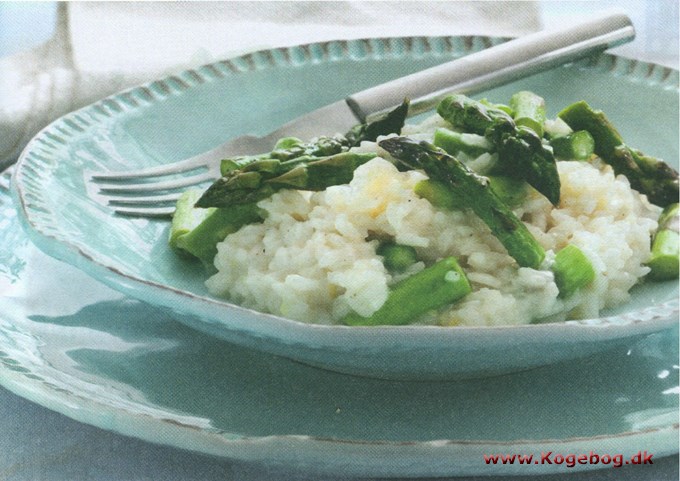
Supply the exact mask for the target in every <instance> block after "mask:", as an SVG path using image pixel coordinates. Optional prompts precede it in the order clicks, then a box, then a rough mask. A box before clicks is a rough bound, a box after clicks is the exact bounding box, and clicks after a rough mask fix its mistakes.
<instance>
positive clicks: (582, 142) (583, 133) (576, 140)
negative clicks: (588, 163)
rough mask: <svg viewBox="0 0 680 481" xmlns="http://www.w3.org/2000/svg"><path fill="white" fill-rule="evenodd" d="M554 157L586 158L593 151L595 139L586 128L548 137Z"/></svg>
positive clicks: (563, 158) (567, 158)
mask: <svg viewBox="0 0 680 481" xmlns="http://www.w3.org/2000/svg"><path fill="white" fill-rule="evenodd" d="M550 146H551V147H552V148H553V152H554V154H555V157H556V158H558V159H562V160H588V159H590V157H591V156H592V155H593V153H594V152H595V140H593V136H592V135H590V132H588V131H587V130H579V131H577V132H570V133H568V134H567V135H562V136H560V137H554V138H552V139H550Z"/></svg>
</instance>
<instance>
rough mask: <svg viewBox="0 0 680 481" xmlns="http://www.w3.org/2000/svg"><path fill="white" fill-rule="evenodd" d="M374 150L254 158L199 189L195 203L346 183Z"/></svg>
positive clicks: (243, 200) (222, 203)
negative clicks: (292, 157) (252, 160)
mask: <svg viewBox="0 0 680 481" xmlns="http://www.w3.org/2000/svg"><path fill="white" fill-rule="evenodd" d="M375 156H376V154H374V153H353V152H341V153H339V154H335V155H331V156H329V157H321V158H319V157H309V156H302V157H297V158H294V159H291V160H287V161H283V162H282V161H279V160H277V159H261V160H257V161H255V162H253V163H251V164H249V165H247V166H246V167H244V168H242V169H239V170H234V171H232V172H229V173H228V174H227V175H226V176H224V177H222V178H220V179H218V180H217V181H216V182H214V183H213V184H212V185H211V186H210V187H208V189H207V190H206V191H205V192H204V193H203V195H202V196H201V198H200V199H199V200H198V201H197V202H196V207H202V208H206V207H227V206H231V205H240V204H249V203H255V202H258V201H260V200H262V199H266V198H267V197H269V196H271V195H272V194H274V193H275V192H277V191H278V190H281V189H297V190H324V189H326V188H327V187H330V186H331V185H339V184H346V183H348V182H350V181H351V180H352V176H353V175H354V170H355V169H356V168H357V167H358V166H360V165H361V164H364V163H366V162H368V161H369V160H371V159H374V158H375Z"/></svg>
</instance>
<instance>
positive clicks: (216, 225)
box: [169, 189, 262, 264]
mask: <svg viewBox="0 0 680 481" xmlns="http://www.w3.org/2000/svg"><path fill="white" fill-rule="evenodd" d="M199 195H200V190H197V189H192V190H188V191H186V192H185V193H183V194H182V196H181V197H180V199H179V200H178V202H177V207H176V209H175V214H174V215H173V219H172V224H171V227H170V241H169V243H170V245H171V246H172V247H173V248H175V249H176V250H177V251H178V252H180V253H182V254H189V255H191V256H194V257H197V258H199V259H200V260H201V261H203V262H204V263H205V264H210V263H211V262H212V260H213V258H214V257H215V254H217V244H218V243H219V242H221V241H223V240H224V238H225V237H227V235H229V234H231V233H233V232H236V231H237V230H239V229H240V228H241V227H243V226H244V225H246V224H252V223H254V222H260V221H261V220H262V217H261V216H260V212H259V210H258V209H257V206H255V204H244V205H238V206H233V207H228V208H214V207H212V208H209V209H201V208H197V207H194V203H195V201H196V198H197V197H198V196H199Z"/></svg>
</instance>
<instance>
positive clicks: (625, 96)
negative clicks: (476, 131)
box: [13, 37, 678, 379]
mask: <svg viewBox="0 0 680 481" xmlns="http://www.w3.org/2000/svg"><path fill="white" fill-rule="evenodd" d="M497 41H498V40H493V39H488V38H480V37H465V38H458V37H455V38H406V39H380V40H360V41H351V42H329V43H322V44H314V45H308V46H302V47H295V48H286V49H275V50H267V51H264V52H259V53H254V54H251V55H247V56H244V57H239V58H235V59H231V60H228V61H224V62H220V63H216V64H213V65H209V66H205V67H201V68H198V69H196V70H191V71H187V72H183V73H180V74H178V75H175V76H172V77H169V78H166V79H164V80H160V81H157V82H153V83H151V84H149V85H145V86H142V87H139V88H135V89H132V90H129V91H126V92H123V93H121V94H118V95H115V96H112V97H109V98H107V99H104V100H102V101H100V102H97V103H95V104H93V105H91V106H89V107H86V108H84V109H82V110H79V111H76V112H74V113H72V114H69V115H67V116H65V117H63V118H61V119H59V120H58V121H56V122H55V123H53V124H52V125H50V126H49V127H47V128H46V129H45V130H44V131H42V132H41V133H40V134H39V135H38V136H37V137H36V138H35V139H33V140H32V141H31V142H30V144H29V145H28V146H27V147H26V149H25V151H24V152H23V154H22V155H21V158H20V161H19V164H18V166H17V169H16V173H15V176H14V179H13V185H14V194H15V199H16V200H17V205H18V206H19V212H20V217H21V220H22V223H23V225H24V226H25V227H26V228H27V231H28V233H29V236H30V238H31V240H32V241H33V242H34V243H35V245H37V246H38V247H39V248H41V249H43V250H44V251H46V252H47V253H49V254H50V255H52V256H54V257H56V258H58V259H61V260H64V261H66V262H68V263H70V264H73V265H75V266H76V267H78V268H80V269H82V270H83V271H85V272H86V273H88V274H90V275H91V276H93V277H95V278H97V279H99V280H100V281H102V282H103V283H105V284H107V285H109V286H111V287H114V288H115V289H118V290H120V291H121V292H123V293H125V294H127V295H130V296H132V297H136V298H139V299H142V300H144V301H146V302H148V303H151V304H155V305H158V306H163V307H165V308H168V309H169V310H170V311H171V312H174V313H177V314H179V315H178V316H177V318H178V319H179V320H180V321H181V322H184V323H185V324H187V325H189V326H192V327H195V328H197V329H200V330H202V331H204V332H206V333H208V334H210V335H212V336H215V337H219V338H221V339H224V340H228V341H231V342H234V343H238V344H240V345H243V346H246V347H251V348H256V349H258V350H261V351H265V352H269V353H273V354H277V355H282V356H286V357H289V358H291V359H295V360H298V361H302V362H305V363H309V364H312V365H316V366H323V367H325V368H328V369H331V370H336V371H341V372H346V373H353V374H361V375H366V376H375V377H384V378H405V379H408V378H415V379H426V378H431V379H442V378H466V377H477V376H488V375H495V374H499V373H503V372H509V371H516V370H520V369H526V368H531V367H536V366H540V365H545V364H548V363H552V362H557V361H560V360H565V359H573V358H578V357H581V356H585V355H589V354H592V353H594V352H598V351H602V350H604V349H610V348H615V347H617V346H621V345H627V344H629V343H630V342H633V341H634V340H635V339H637V338H639V337H641V336H644V335H647V334H650V333H653V332H657V331H659V330H660V329H664V328H668V327H670V326H672V325H673V324H674V323H675V322H676V321H677V317H678V292H677V290H678V286H677V283H676V282H668V283H657V284H651V283H650V284H648V285H644V286H641V287H640V288H638V289H636V290H635V292H634V294H633V299H632V301H631V302H630V303H628V304H627V305H625V306H622V307H621V308H620V309H617V310H614V311H609V312H606V313H605V316H604V317H603V318H601V319H591V320H587V321H583V322H571V323H559V324H544V325H529V326H508V327H489V328H443V327H422V326H404V327H379V328H356V327H346V326H322V325H310V324H304V323H300V322H295V321H291V320H287V319H283V318H280V317H276V316H272V315H266V314H261V313H258V312H254V311H251V310H248V309H244V308H241V307H239V306H235V305H232V304H230V303H228V302H225V301H224V300H220V299H216V298H214V297H211V296H210V295H209V294H208V293H207V291H206V289H205V287H204V284H203V282H204V280H205V277H206V275H205V273H204V272H203V270H202V268H201V267H200V266H196V265H193V264H190V263H188V262H186V261H183V260H182V259H179V258H178V257H177V256H175V255H174V254H173V253H172V252H170V250H169V249H168V247H167V243H166V239H167V236H168V223H167V222H164V221H149V220H134V219H128V218H123V217H116V216H114V215H112V213H111V211H110V209H108V208H107V207H106V206H102V205H100V204H98V203H96V202H94V201H92V200H91V199H90V198H89V197H88V193H87V189H86V186H85V185H84V181H83V171H84V170H95V171H98V170H100V171H106V170H126V169H137V168H141V167H147V166H152V165H158V164H163V163H169V162H173V161H176V160H179V159H182V158H185V157H188V156H191V155H193V154H196V153H199V152H202V151H205V150H208V149H210V148H212V147H214V146H216V145H218V144H220V143H222V142H224V141H225V140H226V139H229V138H231V137H233V136H237V135H240V134H243V133H255V134H262V133H266V132H268V131H270V130H272V129H274V128H275V127H276V126H278V125H280V124H282V123H283V122H284V121H286V120H289V119H291V118H294V117H296V116H297V115H299V114H302V113H304V112H305V111H308V110H311V109H314V108H316V107H319V106H322V105H325V104H327V103H330V102H332V101H335V100H337V99H340V98H343V97H344V96H346V95H347V94H349V93H351V92H354V91H358V90H360V89H363V88H364V87H367V86H369V85H372V84H375V83H377V82H381V81H384V80H387V79H389V78H393V77H396V76H400V75H404V74H406V73H409V72H413V71H416V70H419V69H423V68H425V67H429V66H432V65H435V64H438V63H441V62H444V61H446V60H450V59H451V58H453V57H458V56H461V55H465V54H466V53H469V52H470V51H473V50H478V49H481V48H484V47H487V46H489V45H491V44H493V43H494V42H497ZM677 82H678V72H677V71H674V70H670V69H667V68H662V67H658V66H654V65H650V64H643V63H637V62H633V61H629V60H625V59H622V58H618V57H613V56H609V55H602V56H599V57H596V58H594V59H591V60H589V61H586V62H581V63H578V64H573V65H570V66H566V67H563V68H558V69H554V70H551V71H549V72H547V73H544V74H541V75H536V76H533V77H530V78H528V79H526V80H523V81H521V82H516V83H513V84H511V85H507V86H504V87H502V88H498V89H495V90H493V91H489V92H485V93H484V95H488V96H489V97H490V98H494V99H507V98H509V96H510V95H511V93H513V92H515V91H517V90H519V89H530V90H534V91H536V92H539V93H540V94H541V95H543V96H544V97H545V98H546V101H547V104H548V106H549V109H553V110H551V111H550V112H549V113H550V115H555V113H556V112H555V111H554V109H559V108H561V107H563V106H565V105H567V104H568V103H571V102H573V101H576V100H580V99H585V100H588V101H589V102H591V103H592V105H594V106H596V107H598V108H602V109H603V110H605V111H606V112H607V113H608V115H609V116H610V117H611V119H612V120H613V121H614V122H615V124H616V125H617V126H619V127H620V129H621V131H622V134H623V135H624V138H626V139H627V140H628V141H629V143H630V144H631V145H634V146H636V147H638V148H640V149H642V150H645V151H646V152H648V153H649V154H652V155H657V156H660V157H663V158H666V159H669V160H672V161H675V162H676V163H677V159H678V136H677V132H678V87H677ZM641 119H645V120H641Z"/></svg>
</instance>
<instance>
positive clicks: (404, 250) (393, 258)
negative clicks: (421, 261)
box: [376, 242, 418, 272]
mask: <svg viewBox="0 0 680 481" xmlns="http://www.w3.org/2000/svg"><path fill="white" fill-rule="evenodd" d="M376 254H378V255H379V256H382V257H383V264H385V267H386V268H387V270H389V271H392V272H404V271H405V270H406V269H408V268H409V267H410V266H412V265H413V264H415V263H416V262H417V261H418V258H417V256H416V250H415V249H414V248H413V247H411V246H407V245H403V244H395V243H394V242H383V243H382V244H380V246H378V249H377V250H376Z"/></svg>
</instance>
